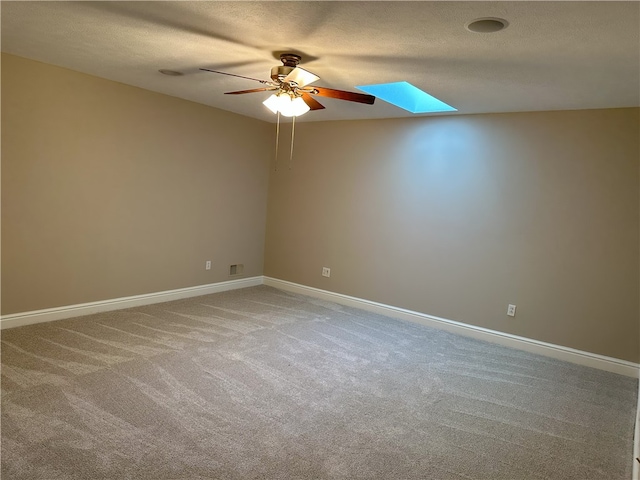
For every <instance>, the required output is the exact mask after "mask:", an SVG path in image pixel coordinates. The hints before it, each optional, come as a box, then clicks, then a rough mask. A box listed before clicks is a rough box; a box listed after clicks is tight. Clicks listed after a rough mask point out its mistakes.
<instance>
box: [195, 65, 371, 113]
mask: <svg viewBox="0 0 640 480" xmlns="http://www.w3.org/2000/svg"><path fill="white" fill-rule="evenodd" d="M301 59H302V57H300V55H296V54H295V53H283V54H281V55H280V60H281V61H282V65H278V66H276V67H273V68H272V69H271V80H259V79H257V78H251V77H245V76H242V75H236V74H234V73H227V72H220V71H218V70H210V69H208V68H201V69H200V70H203V71H205V72H212V73H220V74H222V75H229V76H232V77H239V78H245V79H247V80H253V81H255V82H260V83H262V84H264V85H266V86H265V87H262V88H253V89H250V90H238V91H235V92H225V93H226V94H227V95H241V94H245V93H255V92H268V91H273V92H274V94H273V95H271V96H270V97H269V98H268V99H267V100H265V101H264V102H263V103H264V105H265V106H266V107H267V108H269V109H270V110H271V111H272V112H273V113H278V114H280V113H281V114H282V115H284V116H287V117H296V116H300V115H303V114H304V113H306V112H308V111H309V110H321V109H323V108H325V107H324V106H323V105H322V104H321V103H320V102H318V101H317V100H316V99H315V98H313V95H317V96H319V97H327V98H337V99H339V100H347V101H349V102H358V103H364V104H367V105H373V103H374V101H375V99H376V97H374V96H373V95H366V94H363V93H355V92H347V91H345V90H335V89H332V88H325V87H316V86H313V87H312V86H309V85H310V84H311V83H313V82H315V81H316V80H319V78H320V77H318V76H317V75H314V74H313V73H311V72H309V71H307V70H305V69H303V68H301V67H299V66H298V64H299V63H300V60H301Z"/></svg>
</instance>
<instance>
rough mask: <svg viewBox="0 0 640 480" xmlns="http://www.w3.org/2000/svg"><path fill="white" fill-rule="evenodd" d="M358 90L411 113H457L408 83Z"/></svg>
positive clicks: (380, 85) (383, 84) (367, 87)
mask: <svg viewBox="0 0 640 480" xmlns="http://www.w3.org/2000/svg"><path fill="white" fill-rule="evenodd" d="M356 88H357V89H358V90H362V91H363V92H367V93H368V94H369V95H374V96H376V97H378V98H379V99H380V100H384V101H385V102H389V103H391V104H392V105H395V106H396V107H400V108H404V109H405V110H407V111H409V112H411V113H433V112H457V111H458V109H457V108H453V107H452V106H450V105H447V104H446V103H444V102H443V101H441V100H438V99H437V98H435V97H432V96H431V95H429V94H428V93H427V92H423V91H422V90H420V89H419V88H418V87H414V86H413V85H411V84H410V83H409V82H395V83H379V84H377V85H362V86H360V87H356Z"/></svg>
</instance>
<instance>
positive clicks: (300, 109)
mask: <svg viewBox="0 0 640 480" xmlns="http://www.w3.org/2000/svg"><path fill="white" fill-rule="evenodd" d="M262 103H263V105H264V106H265V107H267V108H268V109H269V110H271V111H272V112H273V113H278V112H280V114H281V115H283V116H285V117H299V116H300V115H304V114H305V113H307V112H308V111H309V110H310V108H309V105H307V104H306V103H305V101H304V100H303V99H302V98H301V97H295V98H291V95H289V94H288V93H279V94H277V95H271V96H270V97H269V98H267V99H266V100H265V101H264V102H262Z"/></svg>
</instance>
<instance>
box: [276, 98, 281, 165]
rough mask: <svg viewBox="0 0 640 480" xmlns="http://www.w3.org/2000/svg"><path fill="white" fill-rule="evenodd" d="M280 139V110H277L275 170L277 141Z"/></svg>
mask: <svg viewBox="0 0 640 480" xmlns="http://www.w3.org/2000/svg"><path fill="white" fill-rule="evenodd" d="M279 139H280V111H278V120H277V121H276V172H277V171H278V141H279Z"/></svg>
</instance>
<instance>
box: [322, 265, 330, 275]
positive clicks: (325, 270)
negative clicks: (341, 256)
mask: <svg viewBox="0 0 640 480" xmlns="http://www.w3.org/2000/svg"><path fill="white" fill-rule="evenodd" d="M322 276H323V277H330V276H331V269H330V268H327V267H322Z"/></svg>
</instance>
